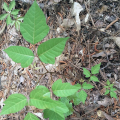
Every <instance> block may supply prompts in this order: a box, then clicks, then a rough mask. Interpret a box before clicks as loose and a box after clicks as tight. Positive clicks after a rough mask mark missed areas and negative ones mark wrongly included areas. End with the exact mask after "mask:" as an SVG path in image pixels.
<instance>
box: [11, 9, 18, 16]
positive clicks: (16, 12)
mask: <svg viewBox="0 0 120 120" xmlns="http://www.w3.org/2000/svg"><path fill="white" fill-rule="evenodd" d="M19 11H20V10H16V9H15V10H13V11H12V12H11V13H10V14H12V15H17V14H18V12H19Z"/></svg>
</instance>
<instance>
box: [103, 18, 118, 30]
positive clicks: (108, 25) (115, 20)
mask: <svg viewBox="0 0 120 120" xmlns="http://www.w3.org/2000/svg"><path fill="white" fill-rule="evenodd" d="M118 20H119V18H116V20H114V21H112V22H111V23H110V24H109V25H108V26H107V27H106V28H105V30H107V29H108V28H109V27H110V26H112V25H113V24H114V23H116V22H117V21H118Z"/></svg>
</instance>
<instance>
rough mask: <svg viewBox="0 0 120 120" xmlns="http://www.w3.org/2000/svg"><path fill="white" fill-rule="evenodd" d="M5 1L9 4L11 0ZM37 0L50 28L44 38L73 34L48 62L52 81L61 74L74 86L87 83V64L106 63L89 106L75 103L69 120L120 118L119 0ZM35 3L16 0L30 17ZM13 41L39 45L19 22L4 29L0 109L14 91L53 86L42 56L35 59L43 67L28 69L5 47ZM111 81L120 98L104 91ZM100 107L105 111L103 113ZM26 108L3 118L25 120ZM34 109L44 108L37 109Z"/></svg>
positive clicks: (0, 35)
mask: <svg viewBox="0 0 120 120" xmlns="http://www.w3.org/2000/svg"><path fill="white" fill-rule="evenodd" d="M3 1H4V2H6V3H7V4H9V3H10V0H3ZM70 1H71V3H70ZM0 2H1V1H0ZM37 2H38V4H39V5H40V7H41V9H42V10H43V12H44V14H45V17H46V22H47V24H48V26H49V27H50V32H49V33H48V35H47V36H46V37H45V38H44V40H43V41H42V42H44V41H46V40H48V39H51V38H57V37H70V38H69V40H68V41H67V43H66V46H65V49H64V52H63V53H62V55H60V56H59V57H58V58H56V63H55V65H49V64H45V67H46V68H47V70H48V71H50V72H54V74H52V79H53V82H54V81H56V80H57V79H59V78H60V79H62V81H63V82H69V83H70V84H72V85H74V84H77V83H79V84H82V82H83V81H86V82H87V81H88V79H87V78H85V75H84V74H83V69H82V68H83V67H84V68H86V69H88V70H90V69H91V67H92V66H94V65H96V64H99V63H101V66H100V72H99V73H98V74H97V77H98V79H99V81H100V82H91V84H93V85H94V86H95V88H93V89H91V90H89V91H88V90H87V91H86V92H87V94H88V96H87V99H86V102H85V104H83V103H80V104H79V105H74V104H73V108H74V112H73V114H72V115H70V116H68V117H67V118H66V120H120V18H119V17H120V1H119V0H73V1H72V0H37ZM75 2H76V3H77V5H78V4H79V6H81V8H82V10H81V11H80V12H79V13H78V14H79V19H78V21H79V22H78V23H77V20H76V17H75V15H73V13H72V12H73V9H74V7H73V6H74V4H75ZM31 3H32V0H16V6H15V8H16V9H20V12H19V14H20V16H24V15H25V13H26V12H27V10H28V9H29V7H30V6H31ZM0 8H1V9H0V14H3V13H5V11H4V9H2V3H0ZM76 9H77V7H76ZM78 11H79V8H78ZM4 23H5V21H4V20H3V21H0V31H1V30H2V28H3V27H4ZM40 43H41V42H39V43H38V44H40ZM38 44H36V46H38ZM14 45H19V46H25V47H28V48H30V49H31V50H32V49H34V47H35V46H33V45H31V44H30V43H28V42H26V41H25V40H24V38H23V37H22V35H21V33H20V31H17V30H16V29H15V26H14V25H13V26H6V27H5V29H4V31H2V33H0V106H1V109H0V111H1V110H2V106H3V101H4V100H6V99H7V98H8V96H9V95H11V94H13V93H21V94H24V95H26V96H29V93H30V91H32V90H33V89H34V88H35V86H36V83H37V84H38V83H39V85H44V86H46V87H47V88H50V87H51V81H50V79H51V76H50V74H44V73H45V69H44V67H43V66H42V64H41V63H40V62H39V61H38V60H37V59H36V60H34V61H33V65H34V66H35V67H39V69H38V70H35V69H33V68H32V67H31V66H29V67H27V68H24V69H23V68H22V67H21V65H20V64H17V63H14V62H13V61H12V60H11V59H10V58H9V57H8V55H7V54H6V53H5V52H4V51H3V50H4V49H6V48H8V47H9V46H14ZM40 74H44V75H40ZM21 76H22V78H21ZM108 79H109V81H110V82H111V83H113V84H114V87H115V88H116V89H117V91H116V94H117V99H115V98H111V97H110V94H108V95H104V93H105V88H104V85H106V82H107V80H108ZM53 82H52V83H53ZM56 99H57V98H56ZM99 110H100V111H102V112H105V114H106V115H104V117H100V116H98V114H97V112H98V111H99ZM26 111H27V108H26V109H23V110H21V111H20V112H17V113H15V114H10V115H4V116H0V120H23V119H24V116H25V115H26V114H27V112H26ZM33 111H34V113H38V112H41V111H39V110H38V109H33ZM41 119H42V118H41ZM43 120H45V119H43Z"/></svg>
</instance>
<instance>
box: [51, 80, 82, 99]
mask: <svg viewBox="0 0 120 120" xmlns="http://www.w3.org/2000/svg"><path fill="white" fill-rule="evenodd" d="M79 89H81V86H80V85H79V86H72V85H70V83H62V80H61V79H58V80H57V81H55V82H54V83H53V86H52V90H53V93H54V94H55V95H56V96H58V97H67V96H70V95H73V94H74V93H75V92H77V91H78V90H79Z"/></svg>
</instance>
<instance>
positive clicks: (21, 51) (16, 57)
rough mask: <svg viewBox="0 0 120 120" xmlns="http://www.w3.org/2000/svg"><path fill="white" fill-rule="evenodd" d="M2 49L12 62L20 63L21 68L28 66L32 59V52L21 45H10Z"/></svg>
mask: <svg viewBox="0 0 120 120" xmlns="http://www.w3.org/2000/svg"><path fill="white" fill-rule="evenodd" d="M4 51H5V52H6V53H7V54H8V56H9V57H10V58H11V59H12V60H13V61H14V62H16V63H21V66H22V67H23V68H24V67H28V66H29V65H30V64H31V63H32V61H33V59H34V54H33V52H32V51H31V50H30V49H28V48H25V47H22V46H11V47H9V48H7V49H5V50H4Z"/></svg>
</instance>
